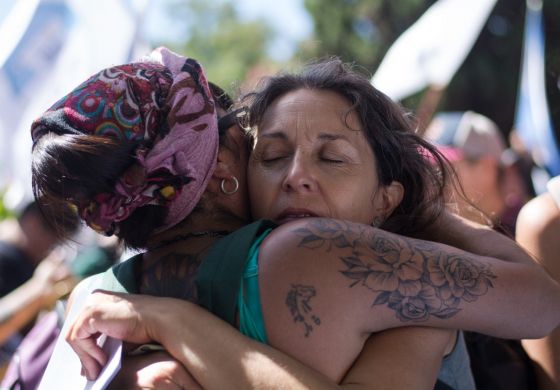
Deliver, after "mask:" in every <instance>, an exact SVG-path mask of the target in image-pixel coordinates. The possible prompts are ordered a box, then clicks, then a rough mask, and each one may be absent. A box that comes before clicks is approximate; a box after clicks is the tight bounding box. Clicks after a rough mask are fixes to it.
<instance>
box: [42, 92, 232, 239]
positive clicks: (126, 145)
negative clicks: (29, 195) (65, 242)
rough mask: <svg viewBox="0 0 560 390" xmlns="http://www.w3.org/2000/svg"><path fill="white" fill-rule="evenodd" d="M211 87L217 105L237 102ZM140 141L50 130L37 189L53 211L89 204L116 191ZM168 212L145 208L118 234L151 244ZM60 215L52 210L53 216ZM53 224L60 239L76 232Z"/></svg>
mask: <svg viewBox="0 0 560 390" xmlns="http://www.w3.org/2000/svg"><path fill="white" fill-rule="evenodd" d="M211 89H212V93H213V94H214V95H215V96H214V98H215V102H216V105H217V106H218V107H220V108H223V109H224V110H226V111H227V110H228V109H229V108H230V107H231V105H232V100H231V98H229V96H227V94H226V93H225V92H224V91H223V90H222V89H221V88H219V87H217V86H215V85H213V86H212V87H211ZM224 106H225V107H224ZM224 138H227V133H225V134H220V145H222V144H223V143H224ZM138 146H139V143H138V142H131V141H127V140H120V139H116V138H111V137H101V136H95V135H89V134H75V133H67V134H55V133H52V132H51V133H47V134H45V135H43V136H42V137H41V138H40V139H39V140H37V142H36V143H35V144H34V145H33V151H32V162H31V172H32V185H33V194H34V196H35V198H36V199H38V200H39V199H40V204H41V205H42V207H43V208H47V207H48V208H49V210H52V209H54V210H60V212H62V211H63V210H67V208H68V207H67V206H68V204H73V205H75V206H79V205H83V204H87V203H89V201H90V200H91V199H93V198H94V197H95V195H97V194H100V193H104V192H112V191H113V190H114V188H115V183H116V182H117V180H118V179H119V177H120V176H121V175H122V173H123V172H124V171H125V170H126V169H127V168H129V167H130V166H131V165H132V164H134V163H135V161H136V158H135V151H136V148H137V147H138ZM167 212H168V209H167V208H166V207H164V206H157V205H146V206H143V207H140V208H138V209H136V210H135V211H134V212H133V213H132V214H131V215H130V216H129V217H128V218H127V219H125V220H123V221H121V222H119V223H118V224H117V227H118V229H117V232H116V233H115V234H116V236H117V237H119V239H120V240H121V241H122V242H123V243H124V244H125V245H126V246H127V247H129V248H134V249H141V248H146V247H147V242H148V239H149V238H150V236H151V235H152V234H153V232H154V230H155V229H156V228H158V227H159V226H161V225H162V224H163V223H164V221H165V218H166V216H167ZM56 214H57V212H52V211H51V212H49V213H48V214H47V215H56ZM51 223H52V224H55V225H57V226H58V229H57V231H58V233H59V236H60V238H62V239H67V238H69V237H70V236H71V232H70V231H69V229H67V228H66V227H65V226H61V225H60V223H57V221H56V220H51Z"/></svg>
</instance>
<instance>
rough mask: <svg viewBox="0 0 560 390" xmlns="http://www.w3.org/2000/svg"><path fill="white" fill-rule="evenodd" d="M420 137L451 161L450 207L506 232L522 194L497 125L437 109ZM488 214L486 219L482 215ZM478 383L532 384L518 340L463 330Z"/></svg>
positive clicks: (522, 386)
mask: <svg viewBox="0 0 560 390" xmlns="http://www.w3.org/2000/svg"><path fill="white" fill-rule="evenodd" d="M425 137H426V138H427V139H428V140H430V141H431V142H433V143H434V144H435V145H437V147H438V149H439V150H440V151H441V152H442V153H443V155H444V156H445V157H446V158H447V159H448V160H449V161H450V162H451V165H452V166H453V168H454V170H455V172H456V174H457V179H458V183H454V184H453V186H451V188H450V192H449V195H448V198H449V202H450V204H451V207H453V208H456V210H457V211H458V213H459V214H460V215H462V216H463V217H465V218H468V219H471V220H473V221H476V222H480V223H491V224H492V225H493V227H494V229H496V230H497V231H499V232H502V233H505V234H506V235H508V236H512V237H513V235H514V233H515V222H516V219H517V214H518V213H519V210H520V209H521V206H522V205H523V203H524V202H525V201H526V199H527V194H526V192H525V187H524V184H523V182H522V181H521V178H520V176H519V173H518V171H517V167H516V165H515V163H516V161H515V154H514V153H513V152H512V151H511V150H509V149H507V147H506V144H505V141H504V137H503V135H502V134H501V132H500V131H499V129H498V127H497V125H496V124H495V123H494V122H493V121H492V120H490V119H489V118H488V117H486V116H484V115H481V114H478V113H475V112H473V111H465V112H441V113H438V114H437V115H436V116H435V117H434V119H433V120H432V122H431V123H430V125H429V126H428V129H427V130H426V133H425ZM488 219H489V220H488ZM465 339H466V343H467V347H468V350H469V354H470V361H471V367H472V371H473V375H474V378H475V381H476V384H477V387H478V388H496V387H499V388H508V389H519V390H523V389H532V388H533V387H534V386H535V373H534V371H533V369H532V366H531V364H530V362H529V358H528V356H527V354H526V353H525V352H524V351H523V349H522V348H521V345H520V343H519V341H518V340H503V339H499V338H494V337H490V336H487V335H482V334H478V333H475V332H465Z"/></svg>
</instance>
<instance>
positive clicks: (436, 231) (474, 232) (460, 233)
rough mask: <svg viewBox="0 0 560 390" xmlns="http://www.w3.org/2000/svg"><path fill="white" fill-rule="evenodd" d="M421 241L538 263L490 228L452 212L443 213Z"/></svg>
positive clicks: (528, 262)
mask: <svg viewBox="0 0 560 390" xmlns="http://www.w3.org/2000/svg"><path fill="white" fill-rule="evenodd" d="M417 238H420V239H423V240H428V241H435V242H440V243H442V244H446V245H449V246H452V247H455V248H459V249H462V250H464V251H466V252H470V253H473V254H476V255H480V256H488V257H494V258H496V259H500V260H504V261H509V262H512V263H525V264H533V262H534V261H533V259H531V257H530V256H529V255H528V254H527V253H526V252H525V251H524V250H523V249H522V248H520V247H519V245H518V244H517V243H516V242H515V241H514V240H512V239H510V238H509V237H506V236H505V235H503V234H501V233H498V232H497V231H495V230H494V229H492V228H491V227H489V226H486V225H481V224H479V223H476V222H473V221H469V220H468V219H466V218H463V217H460V216H459V215H457V214H453V213H451V212H450V211H443V212H442V214H441V215H440V217H439V218H438V220H437V221H435V222H434V223H433V224H432V225H431V226H430V227H428V228H427V229H426V230H425V231H424V232H422V233H421V234H420V235H418V237H417Z"/></svg>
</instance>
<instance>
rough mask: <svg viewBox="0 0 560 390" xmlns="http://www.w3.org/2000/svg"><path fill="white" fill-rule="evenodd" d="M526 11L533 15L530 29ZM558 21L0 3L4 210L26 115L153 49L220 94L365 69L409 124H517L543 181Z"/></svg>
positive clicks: (411, 11)
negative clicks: (459, 117)
mask: <svg viewBox="0 0 560 390" xmlns="http://www.w3.org/2000/svg"><path fill="white" fill-rule="evenodd" d="M527 4H529V7H528V6H527ZM438 7H439V9H438ZM527 9H532V10H533V11H534V12H536V14H537V16H536V18H537V19H534V18H533V20H536V22H535V23H533V25H534V27H532V30H531V28H529V27H527V26H529V25H530V22H529V19H530V18H528V17H526V16H527V15H528V13H527V12H526V10H527ZM427 11H429V12H427ZM430 12H431V13H430ZM558 16H560V1H557V0H544V4H542V3H541V2H540V1H537V0H529V1H526V0H439V1H434V0H399V1H392V0H385V1H384V0H283V1H275V2H270V1H259V0H238V1H224V0H152V1H149V0H136V1H134V0H96V1H85V0H25V1H23V0H19V1H16V0H0V99H1V102H2V104H0V137H1V140H2V142H1V143H0V194H2V198H3V203H4V204H5V205H6V206H7V207H8V210H10V209H13V208H17V207H18V205H20V204H22V203H23V202H24V201H25V200H28V199H29V198H30V196H31V193H30V185H29V176H30V175H29V172H30V168H29V154H30V148H31V143H30V137H29V134H28V129H29V125H30V123H31V121H32V120H33V119H34V118H35V117H36V116H38V115H39V114H40V113H41V112H42V111H43V110H45V109H46V108H48V107H49V106H50V105H51V104H52V103H54V101H55V100H56V99H57V98H58V97H60V96H62V95H64V94H65V93H66V92H68V91H69V90H70V89H72V88H73V87H74V86H75V85H77V84H78V83H79V82H81V81H83V80H84V79H85V78H86V77H88V76H89V75H91V74H92V73H95V72H96V71H98V70H100V69H101V68H103V67H106V66H109V65H115V64H118V63H124V62H127V61H130V60H133V59H137V58H139V57H141V56H142V55H144V54H147V53H148V52H149V51H150V49H152V48H154V47H157V46H160V45H165V46H169V47H170V48H172V49H173V50H175V51H177V52H179V53H182V54H185V55H187V56H191V57H194V58H196V59H198V60H199V61H200V62H201V63H202V64H203V66H204V67H205V69H206V71H207V73H208V76H209V79H211V80H212V81H214V82H216V83H218V84H220V85H221V86H223V87H224V88H225V89H226V90H228V91H229V92H231V93H233V94H237V93H240V92H243V91H247V90H249V89H250V88H252V87H254V86H255V84H256V82H257V81H258V80H259V79H260V78H261V77H262V76H264V75H267V74H272V73H275V72H277V71H279V70H282V69H287V68H289V69H292V68H294V67H297V66H299V65H301V64H302V63H305V62H307V61H309V60H311V59H314V58H318V57H324V56H330V55H336V56H340V57H341V58H342V59H344V60H345V61H347V62H352V63H354V64H355V65H357V66H359V67H360V69H362V70H363V71H364V72H366V73H367V74H368V76H373V75H374V74H376V70H378V69H379V72H378V73H377V74H376V78H374V84H375V85H376V86H378V87H379V88H380V89H381V90H383V91H384V92H386V93H387V94H389V95H390V96H391V97H393V98H394V99H396V100H399V101H401V102H402V103H403V104H404V105H405V106H406V107H407V108H408V109H410V110H411V111H412V112H413V113H415V114H416V115H417V116H418V117H419V123H420V125H422V123H423V121H424V122H426V121H428V120H429V119H430V118H431V116H432V115H433V114H434V113H435V112H437V111H449V110H473V111H477V112H479V113H482V114H484V115H486V116H488V117H489V118H491V119H492V120H494V121H495V122H496V123H497V124H498V125H499V127H500V130H501V131H502V132H503V133H504V135H506V136H508V135H510V133H511V130H512V129H513V128H514V127H518V130H521V131H520V134H521V135H522V138H523V137H524V138H525V141H526V144H528V145H530V147H531V151H530V152H531V153H533V155H534V156H535V158H536V160H537V163H538V164H540V165H541V166H542V167H543V169H544V171H545V172H546V173H548V174H549V175H556V174H559V173H560V159H559V157H558V148H557V146H556V145H557V144H556V136H555V134H556V133H555V132H554V128H555V127H556V128H559V126H560V123H559V122H560V121H559V120H558V118H559V117H560V115H559V112H558V111H560V108H559V107H560V98H559V92H558V70H559V69H560V66H558V62H559V54H558V53H559V51H560V38H559V37H560V30H559V27H558V26H560V23H558V22H557V20H558ZM540 17H542V18H543V20H544V22H541V20H540V19H538V18H540ZM422 18H424V19H425V20H424V22H423V24H422V23H421V21H422ZM428 18H431V19H429V20H428ZM426 20H428V21H426ZM412 27H414V29H413V28H412ZM407 29H409V30H408V31H407ZM459 35H460V36H459ZM525 35H527V36H531V37H532V38H531V39H532V41H533V42H534V43H533V44H532V46H530V48H531V50H527V48H528V47H529V46H528V43H525V44H524V41H525V42H529V41H530V40H531V39H525V38H524V36H525ZM399 37H400V40H401V42H400V43H399V45H397V44H395V42H397V39H398V38H399ZM544 42H546V45H544V46H543V44H544ZM392 45H393V46H392ZM524 45H525V46H524ZM524 47H525V48H526V50H525V51H526V52H527V53H526V54H524V51H523V50H524V49H523V48H524ZM539 47H540V51H539ZM390 48H391V51H389V49H390ZM388 53H390V54H391V56H390V55H388ZM382 62H383V65H382V66H381V67H380V65H381V64H382ZM524 64H525V66H526V67H527V69H528V70H527V72H528V73H527V75H529V76H530V77H529V76H528V80H529V81H530V82H529V81H527V83H528V84H527V88H526V90H522V89H521V88H520V86H521V85H522V84H523V83H522V82H521V81H522V80H523V76H522V73H523V72H522V71H521V70H522V69H523V66H524ZM529 65H531V66H532V67H531V66H529ZM382 71H383V72H382ZM539 72H540V73H539ZM530 91H532V92H531V93H532V94H533V95H531V93H530ZM535 93H536V95H534V94H535ZM535 96H537V97H535ZM539 96H540V97H539ZM543 96H544V98H545V100H544V102H545V103H544V106H543V103H542V97H543ZM539 99H540V100H539ZM531 102H532V103H531ZM535 102H539V103H538V104H537V108H539V109H537V110H536V111H535V104H536V103H535ZM543 108H544V110H543ZM543 111H544V112H543ZM549 113H551V114H552V115H550V116H549V115H548V114H549ZM543 115H544V116H543ZM520 126H521V127H522V128H521V129H520V128H519V127H520ZM541 133H542V134H541ZM535 134H536V135H535ZM543 145H545V146H543ZM2 207H3V206H2ZM2 210H4V209H3V208H2ZM1 212H2V213H5V212H6V211H5V210H4V211H1Z"/></svg>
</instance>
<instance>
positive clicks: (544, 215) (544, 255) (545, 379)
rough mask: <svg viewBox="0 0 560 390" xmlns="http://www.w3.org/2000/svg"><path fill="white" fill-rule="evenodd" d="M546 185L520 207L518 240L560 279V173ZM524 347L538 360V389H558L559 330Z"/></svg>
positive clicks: (559, 364) (525, 344)
mask: <svg viewBox="0 0 560 390" xmlns="http://www.w3.org/2000/svg"><path fill="white" fill-rule="evenodd" d="M547 188H548V192H546V193H544V194H542V195H539V196H538V197H536V198H534V199H532V200H531V201H530V202H529V203H527V204H526V205H525V206H523V208H522V209H521V212H520V213H519V219H518V221H517V234H516V239H517V241H518V242H519V244H521V245H522V246H523V247H524V248H525V249H527V250H528V251H529V252H530V253H532V254H533V255H534V256H536V257H537V259H538V260H539V262H540V263H541V264H542V265H543V266H545V267H546V268H547V270H548V272H549V273H550V274H551V275H552V277H554V278H555V279H556V280H560V259H559V258H558V254H559V253H560V240H559V238H560V176H556V177H555V178H553V179H551V180H550V181H549V182H548V185H547ZM523 347H524V348H525V350H526V351H527V353H528V354H529V356H530V357H531V358H532V359H533V361H534V363H535V367H536V374H537V379H538V385H539V389H544V390H552V389H559V388H560V329H556V330H554V331H553V332H552V333H551V334H550V335H548V336H547V337H545V338H542V339H538V340H523Z"/></svg>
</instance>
